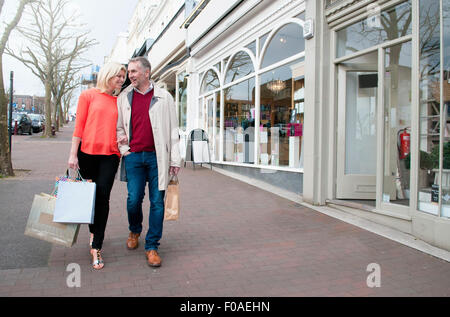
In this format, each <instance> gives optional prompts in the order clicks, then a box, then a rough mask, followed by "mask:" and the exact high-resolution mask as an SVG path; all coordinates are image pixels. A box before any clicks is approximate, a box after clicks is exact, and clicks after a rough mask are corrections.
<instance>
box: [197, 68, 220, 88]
mask: <svg viewBox="0 0 450 317" xmlns="http://www.w3.org/2000/svg"><path fill="white" fill-rule="evenodd" d="M219 87H220V81H219V76H218V75H217V73H216V72H215V71H214V70H212V69H210V70H208V71H207V72H206V74H205V77H204V78H203V82H202V85H201V89H200V94H204V93H206V92H208V91H211V90H214V89H217V88H219Z"/></svg>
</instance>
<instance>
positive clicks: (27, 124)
mask: <svg viewBox="0 0 450 317" xmlns="http://www.w3.org/2000/svg"><path fill="white" fill-rule="evenodd" d="M16 123H17V134H23V133H28V134H29V135H31V134H33V127H32V123H31V118H30V117H29V116H28V115H27V114H26V113H17V112H13V115H12V124H11V128H12V133H14V130H15V126H16Z"/></svg>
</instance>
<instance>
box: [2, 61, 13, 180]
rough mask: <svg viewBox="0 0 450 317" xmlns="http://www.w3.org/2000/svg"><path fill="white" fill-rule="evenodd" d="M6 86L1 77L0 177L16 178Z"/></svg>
mask: <svg viewBox="0 0 450 317" xmlns="http://www.w3.org/2000/svg"><path fill="white" fill-rule="evenodd" d="M0 59H2V58H1V56H0ZM0 74H3V61H2V60H0ZM4 87H5V85H4V83H3V76H0V140H5V142H0V175H2V176H14V170H13V167H12V163H11V152H10V151H9V135H8V120H7V118H8V115H7V113H8V100H7V99H6V94H5V88H4Z"/></svg>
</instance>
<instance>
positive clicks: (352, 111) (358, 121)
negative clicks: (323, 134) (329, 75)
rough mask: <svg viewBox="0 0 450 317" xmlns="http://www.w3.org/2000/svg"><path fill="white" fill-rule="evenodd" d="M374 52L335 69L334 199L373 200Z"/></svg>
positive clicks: (374, 140) (375, 154) (375, 162)
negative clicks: (336, 76)
mask: <svg viewBox="0 0 450 317" xmlns="http://www.w3.org/2000/svg"><path fill="white" fill-rule="evenodd" d="M377 62H378V61H377V52H373V53H369V54H366V55H363V56H361V57H358V58H355V59H352V60H349V61H348V62H346V63H343V64H340V65H339V67H338V72H339V73H338V134H337V145H338V146H337V162H336V164H337V184H336V198H338V199H363V200H375V199H376V170H377V161H376V159H377V131H376V126H377V125H376V119H377V118H376V114H377V102H378V72H377Z"/></svg>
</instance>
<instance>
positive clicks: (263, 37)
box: [259, 33, 269, 53]
mask: <svg viewBox="0 0 450 317" xmlns="http://www.w3.org/2000/svg"><path fill="white" fill-rule="evenodd" d="M268 37H269V33H266V34H264V35H263V36H261V37H260V38H259V52H260V53H261V51H262V49H263V47H264V44H265V43H266V41H267V38H268Z"/></svg>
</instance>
